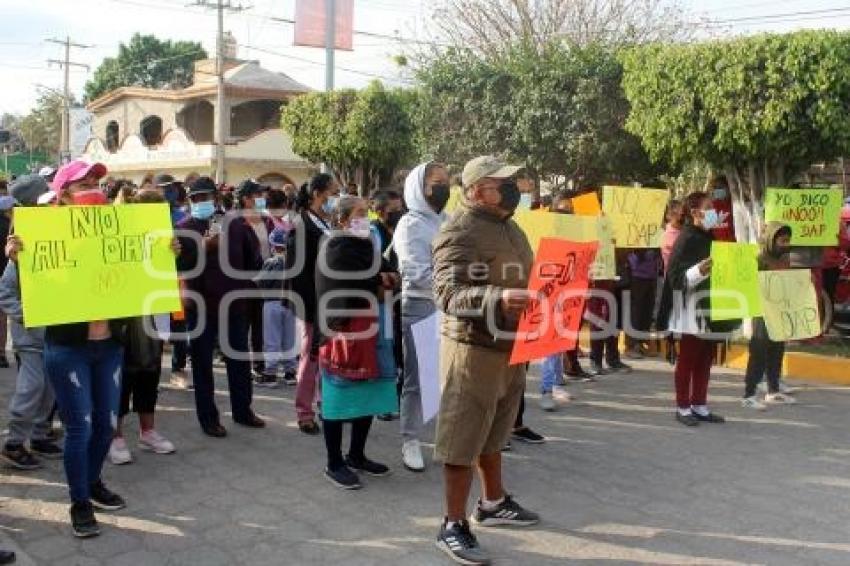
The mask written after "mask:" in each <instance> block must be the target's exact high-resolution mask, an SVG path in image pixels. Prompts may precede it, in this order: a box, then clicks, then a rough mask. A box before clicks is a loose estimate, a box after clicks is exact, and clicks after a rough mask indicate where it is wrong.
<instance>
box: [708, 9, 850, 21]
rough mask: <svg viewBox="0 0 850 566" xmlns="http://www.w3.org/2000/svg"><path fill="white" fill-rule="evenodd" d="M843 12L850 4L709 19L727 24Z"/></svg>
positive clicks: (848, 10) (847, 10)
mask: <svg viewBox="0 0 850 566" xmlns="http://www.w3.org/2000/svg"><path fill="white" fill-rule="evenodd" d="M843 12H850V6H847V7H844V8H828V9H824V10H804V11H800V12H786V13H784V14H763V15H760V16H743V17H740V18H727V19H722V20H708V22H709V23H713V24H726V23H736V22H748V21H752V20H756V21H758V20H773V19H784V18H789V17H792V18H796V17H799V16H810V15H813V16H815V15H822V14H833V15H837V14H840V13H843ZM801 19H805V18H801Z"/></svg>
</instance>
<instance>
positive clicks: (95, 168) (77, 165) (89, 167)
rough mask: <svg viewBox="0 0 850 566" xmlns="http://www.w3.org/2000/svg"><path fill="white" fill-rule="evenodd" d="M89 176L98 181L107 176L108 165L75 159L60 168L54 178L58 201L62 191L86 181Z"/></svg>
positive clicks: (54, 188)
mask: <svg viewBox="0 0 850 566" xmlns="http://www.w3.org/2000/svg"><path fill="white" fill-rule="evenodd" d="M89 175H94V176H95V177H97V178H98V179H100V178H101V177H103V176H104V175H106V165H104V164H103V163H88V162H86V161H82V160H80V159H75V160H74V161H71V162H70V163H66V164H65V165H63V166H62V167H60V168H59V171H57V172H56V176H55V177H54V178H53V185H52V186H53V190H54V191H56V198H57V200H58V198H59V195H61V194H62V191H63V190H64V189H65V188H66V187H67V186H68V185H69V184H71V183H73V182H74V181H79V180H81V179H85V178H86V177H88V176H89Z"/></svg>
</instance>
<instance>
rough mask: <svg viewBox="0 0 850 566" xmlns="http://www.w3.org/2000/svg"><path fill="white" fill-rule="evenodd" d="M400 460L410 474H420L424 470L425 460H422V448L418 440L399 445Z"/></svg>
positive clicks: (406, 441)
mask: <svg viewBox="0 0 850 566" xmlns="http://www.w3.org/2000/svg"><path fill="white" fill-rule="evenodd" d="M401 460H402V462H404V467H405V468H407V469H408V470H410V471H411V472H421V471H423V470H424V469H425V460H423V459H422V446H421V445H420V444H419V441H418V440H405V441H404V444H402V445H401Z"/></svg>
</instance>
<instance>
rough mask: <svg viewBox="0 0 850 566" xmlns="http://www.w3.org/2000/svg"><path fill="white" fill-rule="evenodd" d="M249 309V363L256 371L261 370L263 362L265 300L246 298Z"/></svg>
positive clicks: (263, 365)
mask: <svg viewBox="0 0 850 566" xmlns="http://www.w3.org/2000/svg"><path fill="white" fill-rule="evenodd" d="M246 301H247V304H248V309H249V315H248V324H249V326H250V333H251V354H252V355H251V364H252V365H253V366H254V368H255V369H256V370H257V371H258V372H262V371H263V369H264V367H265V364H264V363H263V359H264V357H263V305H264V304H265V300H263V299H259V298H256V299H255V298H250V299H246Z"/></svg>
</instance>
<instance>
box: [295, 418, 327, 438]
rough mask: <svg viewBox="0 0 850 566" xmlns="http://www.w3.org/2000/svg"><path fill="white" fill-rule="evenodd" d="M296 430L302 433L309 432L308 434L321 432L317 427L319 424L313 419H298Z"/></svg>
mask: <svg viewBox="0 0 850 566" xmlns="http://www.w3.org/2000/svg"><path fill="white" fill-rule="evenodd" d="M298 430H300V431H301V432H303V433H304V434H310V435H316V434H319V433H320V432H322V431H321V429H320V428H319V425H318V424H317V423H316V421H314V420H309V421H300V422H299V423H298Z"/></svg>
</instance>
